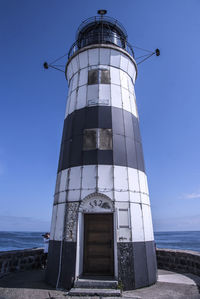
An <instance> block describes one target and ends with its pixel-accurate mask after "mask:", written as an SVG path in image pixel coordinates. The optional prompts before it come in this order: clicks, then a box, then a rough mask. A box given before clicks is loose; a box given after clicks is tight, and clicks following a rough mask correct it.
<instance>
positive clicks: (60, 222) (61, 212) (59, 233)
mask: <svg viewBox="0 0 200 299" xmlns="http://www.w3.org/2000/svg"><path fill="white" fill-rule="evenodd" d="M65 207H66V204H65V203H63V204H58V205H57V213H56V221H55V231H54V240H56V241H61V240H62V238H63V228H64V217H65Z"/></svg>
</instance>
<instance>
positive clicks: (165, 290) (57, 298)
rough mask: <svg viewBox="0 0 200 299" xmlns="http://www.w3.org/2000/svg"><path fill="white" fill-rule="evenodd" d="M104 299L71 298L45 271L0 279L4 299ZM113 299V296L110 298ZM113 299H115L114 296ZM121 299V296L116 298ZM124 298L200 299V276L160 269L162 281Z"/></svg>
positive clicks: (11, 275)
mask: <svg viewBox="0 0 200 299" xmlns="http://www.w3.org/2000/svg"><path fill="white" fill-rule="evenodd" d="M22 298H28V299H35V298H40V299H47V298H48V299H53V298H54V299H64V298H65V299H69V298H73V299H76V298H79V299H80V298H85V299H89V298H91V299H100V298H104V297H103V296H102V295H100V296H91V295H90V296H84V297H83V296H82V295H81V296H73V297H71V296H69V295H68V293H66V292H65V291H62V290H55V289H53V288H51V287H50V286H49V285H48V284H46V283H45V282H44V270H30V271H23V272H18V273H10V274H7V275H6V276H4V277H2V278H1V279H0V299H22ZM106 298H109V297H106ZM110 298H115V297H114V296H112V297H110ZM116 298H119V297H116ZM121 298H133V299H136V298H137V299H140V298H146V299H147V298H148V299H156V298H159V299H160V298H161V299H162V298H180V299H186V298H187V299H198V298H200V277H199V276H196V275H193V274H189V273H184V274H179V273H175V272H171V271H166V270H158V282H157V283H156V284H155V285H152V286H150V287H147V288H142V289H138V290H134V291H126V292H122V297H121Z"/></svg>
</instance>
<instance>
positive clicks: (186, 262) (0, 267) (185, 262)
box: [0, 248, 200, 277]
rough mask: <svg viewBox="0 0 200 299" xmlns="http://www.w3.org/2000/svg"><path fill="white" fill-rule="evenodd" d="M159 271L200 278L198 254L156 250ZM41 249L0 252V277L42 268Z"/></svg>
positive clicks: (185, 251) (183, 251)
mask: <svg viewBox="0 0 200 299" xmlns="http://www.w3.org/2000/svg"><path fill="white" fill-rule="evenodd" d="M156 254H157V263H158V268H159V269H165V270H171V271H175V272H189V273H193V274H195V275H198V276H200V252H195V251H189V250H173V249H157V250H156ZM42 259H43V249H41V248H37V249H25V250H15V251H5V252H3V251H2V252H0V277H1V276H3V275H5V274H6V273H9V272H14V271H20V270H30V269H37V268H40V267H41V266H42Z"/></svg>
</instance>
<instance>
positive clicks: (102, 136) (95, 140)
mask: <svg viewBox="0 0 200 299" xmlns="http://www.w3.org/2000/svg"><path fill="white" fill-rule="evenodd" d="M95 149H99V150H112V130H111V129H96V128H95V129H85V130H84V136H83V150H84V151H90V150H95Z"/></svg>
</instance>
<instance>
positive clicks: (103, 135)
mask: <svg viewBox="0 0 200 299" xmlns="http://www.w3.org/2000/svg"><path fill="white" fill-rule="evenodd" d="M98 148H99V149H100V150H111V149H112V130H111V129H99V146H98Z"/></svg>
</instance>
